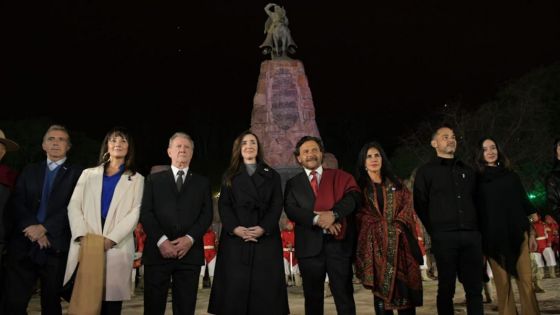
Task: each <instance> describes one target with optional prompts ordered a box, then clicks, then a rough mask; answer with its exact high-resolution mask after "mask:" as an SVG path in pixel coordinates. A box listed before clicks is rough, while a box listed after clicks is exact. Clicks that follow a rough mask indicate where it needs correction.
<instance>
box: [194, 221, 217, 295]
mask: <svg viewBox="0 0 560 315" xmlns="http://www.w3.org/2000/svg"><path fill="white" fill-rule="evenodd" d="M202 239H203V242H204V266H202V268H200V280H199V281H198V288H199V289H202V284H203V279H204V273H205V272H206V268H207V267H208V276H209V277H210V286H212V281H213V280H214V268H215V267H216V255H217V251H216V247H217V245H218V244H217V243H216V232H214V230H212V227H211V226H210V227H209V228H208V231H206V233H204V236H203V237H202Z"/></svg>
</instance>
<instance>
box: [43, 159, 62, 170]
mask: <svg viewBox="0 0 560 315" xmlns="http://www.w3.org/2000/svg"><path fill="white" fill-rule="evenodd" d="M64 162H66V158H62V159H60V160H58V161H52V160H50V159H47V166H48V167H49V170H51V171H52V170H54V169H55V168H57V167H58V166H59V165H62V164H64Z"/></svg>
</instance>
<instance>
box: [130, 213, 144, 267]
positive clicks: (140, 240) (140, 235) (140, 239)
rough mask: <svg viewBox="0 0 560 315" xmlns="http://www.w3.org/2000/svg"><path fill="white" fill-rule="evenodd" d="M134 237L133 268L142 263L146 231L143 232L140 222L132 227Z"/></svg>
mask: <svg viewBox="0 0 560 315" xmlns="http://www.w3.org/2000/svg"><path fill="white" fill-rule="evenodd" d="M134 238H135V239H136V253H137V254H136V255H134V256H135V257H134V258H135V259H134V264H133V265H132V267H133V268H140V266H141V265H142V253H143V252H144V243H145V242H146V233H144V227H142V224H141V223H138V225H136V228H135V229H134Z"/></svg>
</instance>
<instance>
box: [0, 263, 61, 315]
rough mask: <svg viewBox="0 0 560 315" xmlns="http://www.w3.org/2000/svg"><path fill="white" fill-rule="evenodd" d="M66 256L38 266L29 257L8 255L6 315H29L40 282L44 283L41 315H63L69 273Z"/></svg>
mask: <svg viewBox="0 0 560 315" xmlns="http://www.w3.org/2000/svg"><path fill="white" fill-rule="evenodd" d="M66 259H67V256H66V253H64V254H50V255H47V261H46V264H45V265H43V266H40V265H37V264H35V263H34V262H32V261H31V259H30V258H29V257H28V256H23V257H17V256H16V257H14V256H13V254H12V255H10V254H8V257H7V259H6V264H7V266H6V275H5V283H4V284H5V287H4V300H3V301H4V307H5V312H4V313H3V314H9V315H20V314H21V315H25V314H27V306H28V304H29V300H30V299H31V295H32V294H33V289H34V288H35V285H36V284H37V279H40V283H41V314H43V315H60V314H62V307H61V306H60V290H61V288H62V281H63V280H64V272H65V269H66Z"/></svg>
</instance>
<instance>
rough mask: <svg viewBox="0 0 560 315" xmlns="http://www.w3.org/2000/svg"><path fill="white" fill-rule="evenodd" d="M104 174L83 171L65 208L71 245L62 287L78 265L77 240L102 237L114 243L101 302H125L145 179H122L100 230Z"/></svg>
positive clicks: (99, 169)
mask: <svg viewBox="0 0 560 315" xmlns="http://www.w3.org/2000/svg"><path fill="white" fill-rule="evenodd" d="M103 171H104V169H103V166H98V167H95V168H89V169H86V170H84V172H83V173H82V175H81V176H80V179H79V180H78V183H77V185H76V188H75V189H74V193H73V194H72V198H71V199H70V203H69V204H68V219H69V221H70V229H71V230H72V240H71V241H70V250H69V252H68V263H67V265H66V273H65V275H64V283H66V282H68V280H69V279H70V278H71V277H72V273H73V272H74V270H75V269H76V266H77V265H78V256H79V252H80V243H79V242H77V241H76V240H77V239H78V238H79V237H81V236H85V235H86V234H88V233H93V234H98V235H103V236H104V237H106V238H108V239H110V240H112V241H114V242H115V243H116V245H115V246H114V247H113V248H111V249H110V250H108V251H107V252H106V255H105V263H106V274H105V294H104V300H106V301H121V300H128V299H130V293H131V292H130V287H131V285H130V283H131V274H132V262H133V258H134V238H133V231H134V228H135V227H136V225H137V223H138V217H139V216H140V204H141V202H142V193H143V190H144V177H143V176H142V175H140V174H139V173H136V174H135V175H133V176H129V174H127V173H126V172H125V173H124V174H123V175H122V176H121V179H120V180H119V182H118V184H117V186H116V188H115V193H114V195H113V199H112V200H111V205H110V206H109V212H108V213H107V218H106V220H105V226H104V228H103V229H102V228H101V189H102V185H103Z"/></svg>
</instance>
